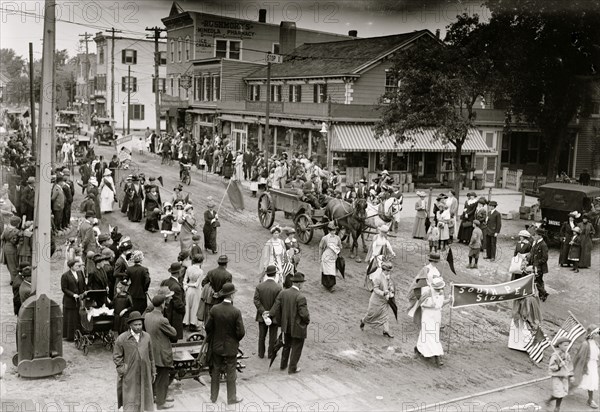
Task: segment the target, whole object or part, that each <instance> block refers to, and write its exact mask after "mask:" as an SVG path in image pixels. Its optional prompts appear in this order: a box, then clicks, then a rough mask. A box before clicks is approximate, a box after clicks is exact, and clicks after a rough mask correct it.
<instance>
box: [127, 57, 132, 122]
mask: <svg viewBox="0 0 600 412" xmlns="http://www.w3.org/2000/svg"><path fill="white" fill-rule="evenodd" d="M130 121H131V65H129V66H127V134H130V133H131V131H130V129H129V125H130Z"/></svg>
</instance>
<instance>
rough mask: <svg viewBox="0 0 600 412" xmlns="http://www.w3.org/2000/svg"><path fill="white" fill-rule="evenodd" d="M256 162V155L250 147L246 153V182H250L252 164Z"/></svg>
mask: <svg viewBox="0 0 600 412" xmlns="http://www.w3.org/2000/svg"><path fill="white" fill-rule="evenodd" d="M253 162H254V155H253V154H252V152H251V151H250V149H249V148H248V147H246V151H245V152H244V180H250V178H251V177H252V176H251V174H250V171H251V169H252V163H253Z"/></svg>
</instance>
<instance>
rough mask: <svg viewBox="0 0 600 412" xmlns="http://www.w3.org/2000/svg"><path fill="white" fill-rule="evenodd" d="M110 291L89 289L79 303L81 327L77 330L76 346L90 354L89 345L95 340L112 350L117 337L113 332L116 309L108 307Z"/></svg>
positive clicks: (84, 352) (85, 353)
mask: <svg viewBox="0 0 600 412" xmlns="http://www.w3.org/2000/svg"><path fill="white" fill-rule="evenodd" d="M107 296H108V292H107V291H106V290H88V291H87V292H84V293H83V295H82V297H81V299H80V301H79V304H80V307H79V320H80V322H81V329H78V330H76V331H75V347H76V348H77V349H80V350H82V351H83V354H84V355H87V354H88V350H89V346H91V345H93V344H94V342H96V341H99V342H102V345H103V346H104V347H105V348H106V349H108V350H109V351H112V349H113V346H114V343H115V337H114V335H113V333H112V327H113V323H114V318H115V316H114V311H113V309H109V308H107V307H106V301H107Z"/></svg>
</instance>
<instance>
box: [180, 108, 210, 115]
mask: <svg viewBox="0 0 600 412" xmlns="http://www.w3.org/2000/svg"><path fill="white" fill-rule="evenodd" d="M186 112H188V113H193V114H214V113H215V110H214V109H212V110H211V109H187V110H186Z"/></svg>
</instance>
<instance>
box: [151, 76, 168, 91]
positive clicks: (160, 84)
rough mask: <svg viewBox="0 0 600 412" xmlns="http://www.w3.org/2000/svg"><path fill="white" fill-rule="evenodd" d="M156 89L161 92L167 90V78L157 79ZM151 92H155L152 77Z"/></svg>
mask: <svg viewBox="0 0 600 412" xmlns="http://www.w3.org/2000/svg"><path fill="white" fill-rule="evenodd" d="M158 90H160V92H161V93H165V92H166V91H167V79H161V78H159V79H158ZM152 93H156V82H155V81H154V77H153V78H152Z"/></svg>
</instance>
